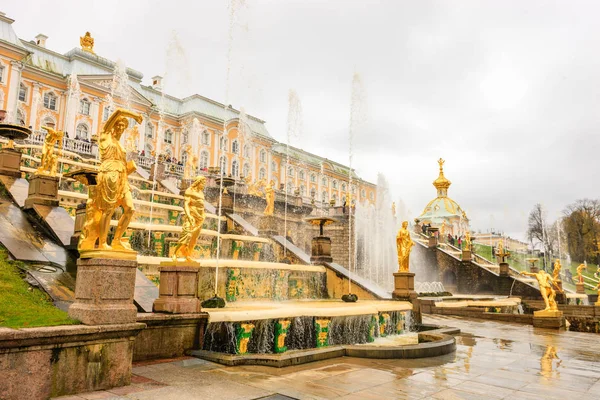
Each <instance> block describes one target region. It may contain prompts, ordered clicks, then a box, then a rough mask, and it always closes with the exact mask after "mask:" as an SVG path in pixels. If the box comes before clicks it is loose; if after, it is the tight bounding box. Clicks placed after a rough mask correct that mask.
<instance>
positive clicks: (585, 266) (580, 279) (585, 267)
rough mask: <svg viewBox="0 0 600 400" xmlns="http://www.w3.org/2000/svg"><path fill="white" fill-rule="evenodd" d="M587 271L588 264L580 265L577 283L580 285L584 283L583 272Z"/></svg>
mask: <svg viewBox="0 0 600 400" xmlns="http://www.w3.org/2000/svg"><path fill="white" fill-rule="evenodd" d="M584 269H587V265H586V264H579V266H578V267H577V282H578V283H583V274H582V272H583V270H584Z"/></svg>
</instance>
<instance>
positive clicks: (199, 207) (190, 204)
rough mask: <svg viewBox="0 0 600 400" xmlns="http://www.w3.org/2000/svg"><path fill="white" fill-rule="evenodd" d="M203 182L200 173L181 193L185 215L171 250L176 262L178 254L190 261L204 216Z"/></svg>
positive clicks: (203, 179) (204, 179)
mask: <svg viewBox="0 0 600 400" xmlns="http://www.w3.org/2000/svg"><path fill="white" fill-rule="evenodd" d="M205 184H206V178H205V177H204V176H202V175H200V176H199V177H197V178H196V180H195V181H194V183H192V185H191V186H190V187H189V188H188V189H187V190H186V191H185V194H184V195H183V199H184V204H183V210H184V212H185V216H184V217H183V227H182V231H181V236H180V237H179V241H178V242H177V246H176V247H175V251H174V252H173V261H174V262H177V257H178V256H183V257H185V260H186V261H190V262H191V261H192V253H193V251H194V247H195V246H196V241H197V240H198V236H199V235H200V231H202V224H203V223H204V218H205V214H204V192H203V191H204V185H205Z"/></svg>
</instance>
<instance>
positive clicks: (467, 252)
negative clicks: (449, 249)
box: [461, 250, 471, 261]
mask: <svg viewBox="0 0 600 400" xmlns="http://www.w3.org/2000/svg"><path fill="white" fill-rule="evenodd" d="M461 260H462V261H471V250H463V251H462V255H461Z"/></svg>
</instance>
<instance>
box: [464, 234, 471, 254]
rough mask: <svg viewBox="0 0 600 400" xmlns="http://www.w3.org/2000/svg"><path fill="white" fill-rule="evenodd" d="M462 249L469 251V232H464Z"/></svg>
mask: <svg viewBox="0 0 600 400" xmlns="http://www.w3.org/2000/svg"><path fill="white" fill-rule="evenodd" d="M464 250H467V251H471V232H469V231H467V232H466V233H465V247H464Z"/></svg>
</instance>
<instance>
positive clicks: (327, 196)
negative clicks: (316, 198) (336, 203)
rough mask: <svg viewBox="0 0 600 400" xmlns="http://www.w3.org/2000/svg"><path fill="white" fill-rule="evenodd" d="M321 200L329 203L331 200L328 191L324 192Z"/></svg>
mask: <svg viewBox="0 0 600 400" xmlns="http://www.w3.org/2000/svg"><path fill="white" fill-rule="evenodd" d="M321 200H322V201H328V200H329V195H328V194H327V192H326V191H323V193H321Z"/></svg>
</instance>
